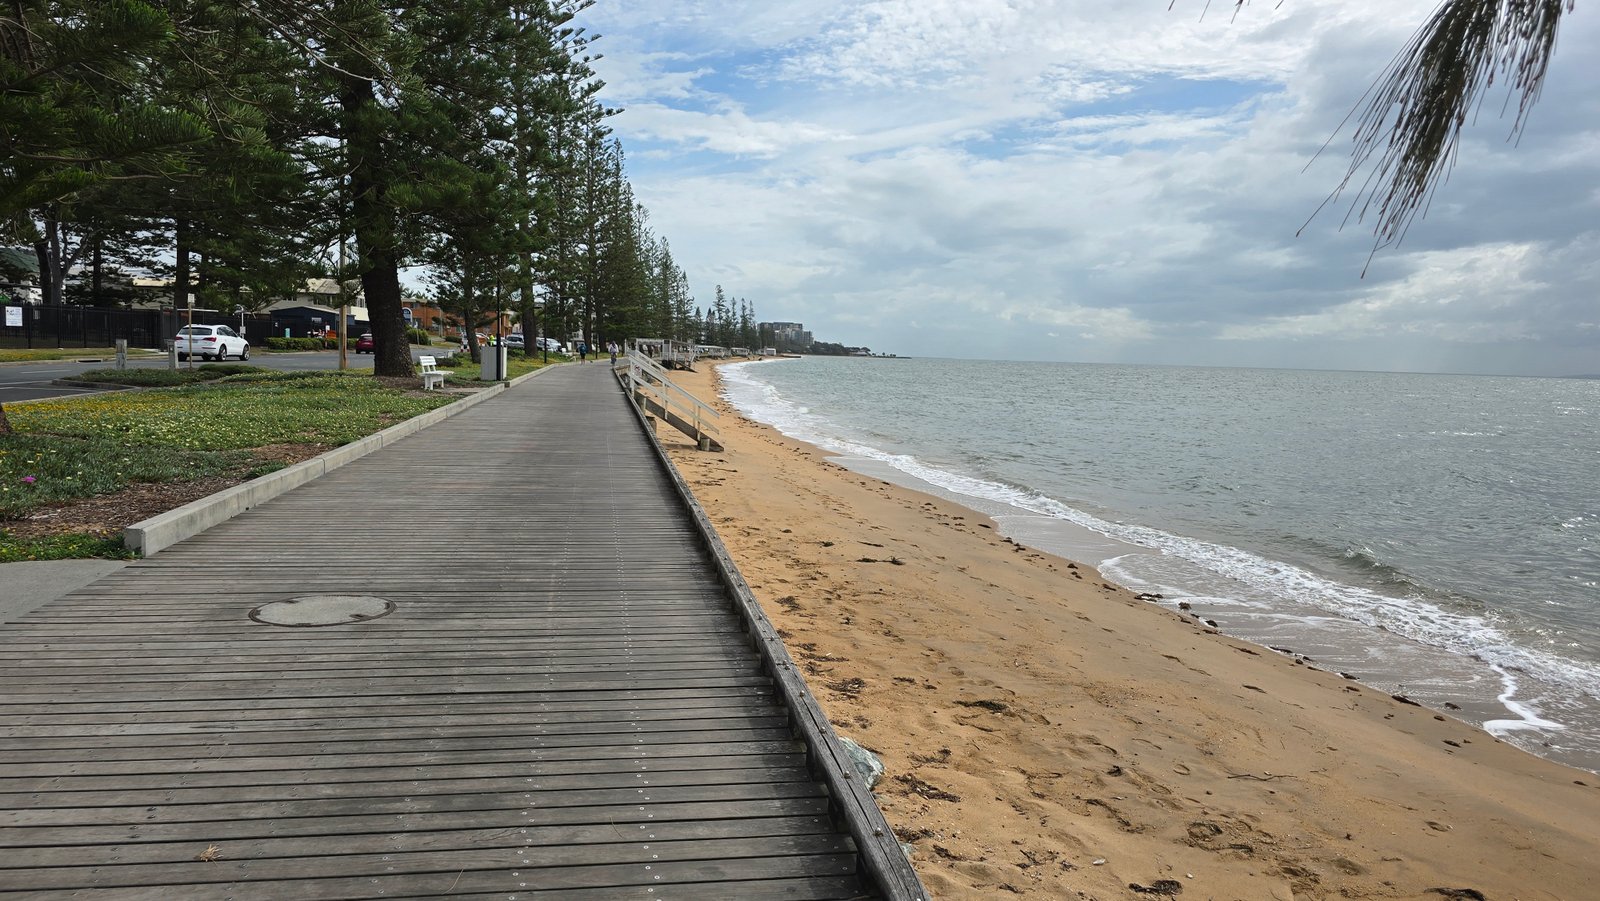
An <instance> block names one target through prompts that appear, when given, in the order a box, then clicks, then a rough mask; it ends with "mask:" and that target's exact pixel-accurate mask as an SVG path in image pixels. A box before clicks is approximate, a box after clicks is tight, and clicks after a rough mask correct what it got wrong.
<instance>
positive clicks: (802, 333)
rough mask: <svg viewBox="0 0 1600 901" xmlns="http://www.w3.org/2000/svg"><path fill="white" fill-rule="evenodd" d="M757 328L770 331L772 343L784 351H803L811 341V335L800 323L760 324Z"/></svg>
mask: <svg viewBox="0 0 1600 901" xmlns="http://www.w3.org/2000/svg"><path fill="white" fill-rule="evenodd" d="M757 328H760V329H761V330H763V331H765V330H767V329H771V330H772V343H774V344H776V345H777V346H778V347H780V348H782V349H784V350H805V349H807V348H809V347H810V346H811V343H812V341H813V339H812V337H811V333H810V332H808V331H806V327H805V324H804V323H800V322H762V323H758V324H757Z"/></svg>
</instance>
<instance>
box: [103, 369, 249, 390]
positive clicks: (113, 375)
mask: <svg viewBox="0 0 1600 901" xmlns="http://www.w3.org/2000/svg"><path fill="white" fill-rule="evenodd" d="M267 371H269V370H265V369H261V368H260V367H256V366H246V365H241V364H238V363H212V364H210V365H206V366H197V367H195V368H193V369H190V368H188V367H182V368H179V369H91V370H89V371H88V372H83V373H79V374H78V375H75V376H73V377H72V381H75V382H92V383H95V384H102V385H128V386H131V387H135V388H173V387H177V386H179V385H192V384H194V383H196V382H212V381H216V380H217V379H220V378H225V377H227V376H230V375H242V374H244V373H250V372H267Z"/></svg>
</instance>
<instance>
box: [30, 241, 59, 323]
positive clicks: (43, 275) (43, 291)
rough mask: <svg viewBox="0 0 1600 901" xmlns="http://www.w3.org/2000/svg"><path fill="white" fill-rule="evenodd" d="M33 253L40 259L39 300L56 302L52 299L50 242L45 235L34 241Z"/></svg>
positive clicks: (45, 302) (46, 302)
mask: <svg viewBox="0 0 1600 901" xmlns="http://www.w3.org/2000/svg"><path fill="white" fill-rule="evenodd" d="M33 255H34V257H35V258H36V259H37V260H38V261H39V302H40V303H43V304H44V305H45V306H50V305H51V304H53V303H55V301H54V300H51V299H50V285H51V283H52V282H53V281H54V279H52V278H51V277H50V269H51V263H52V261H51V259H50V242H49V241H48V240H46V239H45V238H44V236H43V235H41V236H40V237H39V238H38V240H36V241H34V242H33Z"/></svg>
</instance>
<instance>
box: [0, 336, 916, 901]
mask: <svg viewBox="0 0 1600 901" xmlns="http://www.w3.org/2000/svg"><path fill="white" fill-rule="evenodd" d="M697 517H698V510H697V509H696V508H694V507H693V506H692V505H686V504H685V503H683V502H682V500H681V499H680V497H679V495H678V493H677V491H676V488H675V484H674V481H673V479H672V478H671V477H670V476H669V475H668V474H667V472H666V471H665V470H664V469H663V467H662V465H661V462H660V460H659V459H658V458H657V451H656V448H654V447H653V446H652V444H651V443H650V441H649V440H648V439H647V438H646V436H645V435H644V433H643V430H642V429H641V428H640V426H639V423H638V421H637V419H636V414H635V413H634V412H633V410H632V408H631V407H630V405H629V404H628V403H627V401H626V399H625V396H624V395H623V393H622V392H620V391H619V390H618V389H617V384H616V382H615V381H614V380H613V379H612V378H611V377H610V370H609V368H608V367H605V366H578V365H569V366H564V367H559V368H557V369H554V370H551V371H549V372H547V373H545V374H542V375H540V376H539V377H538V378H535V379H532V380H530V381H528V382H526V383H524V384H522V385H519V386H517V387H515V388H513V389H511V390H510V391H508V392H506V393H505V394H504V395H502V396H501V397H499V398H496V399H494V400H491V401H489V402H487V403H484V404H482V405H480V406H478V407H476V408H474V409H472V410H470V411H467V412H465V413H462V414H461V415H459V416H457V417H454V418H452V419H450V420H448V421H447V422H446V423H444V424H441V425H438V426H434V427H432V428H430V429H427V430H424V431H423V432H421V433H419V434H418V435H416V436H414V437H412V438H408V439H406V440H404V441H402V442H399V443H397V444H396V445H394V446H393V447H391V448H386V449H384V450H383V451H380V452H378V453H376V454H373V455H371V456H369V457H366V458H364V459H362V460H360V461H358V462H356V463H353V464H351V465H349V466H347V467H345V468H343V469H340V470H337V471H335V472H333V473H331V474H329V475H328V476H325V477H323V478H322V479H320V480H318V481H316V482H314V483H312V484H310V485H307V486H305V487H302V488H300V489H296V490H295V491H292V492H290V493H289V494H286V495H284V496H283V497H281V498H279V499H277V500H275V501H272V502H270V503H268V504H265V505H263V506H261V507H259V508H257V509H255V510H253V511H250V512H249V513H246V514H245V515H243V516H241V517H239V518H237V519H235V520H232V521H230V522H228V523H226V524H224V525H222V526H219V527H217V528H215V529H212V530H211V531H209V532H206V533H204V534H202V535H200V536H197V537H196V538H193V539H190V540H189V541H186V542H183V543H182V544H179V545H177V546H175V547H173V548H171V549H169V550H167V551H165V552H163V553H161V554H159V555H157V556H156V557H153V558H151V559H148V560H143V561H140V562H138V563H136V564H134V565H132V566H130V567H128V568H126V569H124V570H122V571H120V572H119V573H117V574H116V575H114V576H111V577H109V578H106V579H104V580H102V581H100V582H97V583H95V584H93V585H90V586H88V587H86V588H84V589H81V590H79V591H77V592H74V593H73V594H70V595H68V596H66V597H64V598H62V599H60V600H58V601H56V602H54V603H52V604H49V605H47V606H45V607H43V608H40V609H39V610H36V611H34V612H33V613H32V614H29V615H27V616H26V617H24V618H22V619H20V620H19V621H17V622H15V623H12V624H9V625H5V626H0V680H3V681H0V685H3V689H0V895H3V896H4V897H6V898H11V897H20V898H83V899H98V898H119V899H121V898H129V899H144V898H149V899H161V901H173V899H185V898H207V899H223V898H232V899H345V898H425V897H441V896H444V897H451V898H497V899H502V901H503V899H533V898H572V899H590V898H594V899H602V898H607V899H609V898H649V899H689V901H697V899H761V898H793V899H805V898H816V899H821V898H866V897H886V898H895V899H899V898H917V897H924V893H923V891H922V888H921V886H920V885H919V884H917V882H916V877H915V875H914V874H912V873H911V871H910V868H909V867H908V866H907V865H906V864H905V862H904V859H903V857H902V856H900V855H899V851H898V848H897V847H896V846H895V844H894V839H893V836H892V835H891V834H889V833H888V831H887V829H886V827H885V826H884V825H883V823H882V818H881V815H879V814H878V813H877V810H876V807H875V806H872V802H871V799H870V797H869V796H867V795H866V794H865V792H864V791H862V790H861V788H860V786H859V779H852V778H850V777H849V776H848V775H847V774H846V773H844V772H843V771H842V770H841V769H840V767H839V765H838V761H837V759H836V755H835V753H834V752H835V751H836V750H837V742H836V740H835V739H833V737H832V736H831V733H827V731H826V728H825V723H824V724H823V726H822V734H821V735H820V737H819V735H818V734H817V730H818V728H819V727H818V723H817V721H818V720H819V719H820V713H819V712H818V711H817V710H816V709H815V703H814V701H812V700H811V699H810V698H809V696H808V695H803V694H802V695H800V696H798V697H796V696H795V694H794V692H795V688H794V686H795V684H796V683H797V681H798V680H797V679H796V677H795V676H794V674H793V672H792V670H791V669H788V666H789V664H788V663H787V656H786V655H785V654H783V652H782V649H781V645H778V646H777V647H776V648H775V647H774V645H776V644H777V642H776V638H775V637H774V636H773V635H772V634H771V631H770V625H768V624H766V623H765V621H764V619H759V613H757V614H756V616H757V617H758V619H757V620H755V621H751V620H750V619H749V616H750V614H749V612H748V610H747V609H746V602H747V597H746V595H745V594H744V589H743V585H742V581H740V580H738V578H737V574H736V573H730V572H728V571H727V569H728V564H727V561H726V558H725V555H724V554H722V553H721V551H720V546H719V545H717V544H715V542H714V541H713V542H712V543H711V544H709V545H708V544H707V542H706V541H705V540H703V538H702V535H701V534H700V532H699V530H698V529H697V521H702V520H703V517H701V518H700V520H697ZM357 596H359V597H369V598H374V599H377V600H368V601H360V600H348V598H351V597H357ZM330 597H344V598H347V600H329V598H330ZM294 598H313V599H312V600H307V601H302V602H299V603H297V604H293V605H283V604H281V603H280V602H283V601H286V600H288V599H294ZM385 604H388V605H392V608H393V609H392V612H389V613H387V614H386V615H375V614H381V613H382V611H383V609H385V608H384V605H385ZM363 605H367V606H363ZM252 611H257V612H256V616H257V619H265V620H269V621H271V620H275V619H276V620H285V619H287V620H290V621H293V620H295V619H296V618H300V619H316V618H318V617H325V618H333V619H341V620H344V619H345V618H347V617H348V616H369V615H371V616H373V618H366V619H361V620H360V621H352V622H343V623H342V624H334V625H320V626H285V625H274V624H271V623H270V622H259V621H257V619H252ZM363 611H365V612H363ZM863 799H865V800H863ZM869 807H870V809H867V808H869ZM874 818H876V819H874Z"/></svg>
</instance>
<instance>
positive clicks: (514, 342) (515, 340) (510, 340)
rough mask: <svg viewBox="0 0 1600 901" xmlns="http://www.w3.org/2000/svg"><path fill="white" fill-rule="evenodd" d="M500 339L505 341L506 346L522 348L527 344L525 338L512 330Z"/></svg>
mask: <svg viewBox="0 0 1600 901" xmlns="http://www.w3.org/2000/svg"><path fill="white" fill-rule="evenodd" d="M502 340H504V341H505V343H506V346H507V347H516V348H523V347H526V346H527V339H526V338H524V337H523V336H522V335H521V334H520V333H518V332H512V333H511V334H509V335H506V336H505V337H504V338H503V339H502Z"/></svg>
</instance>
